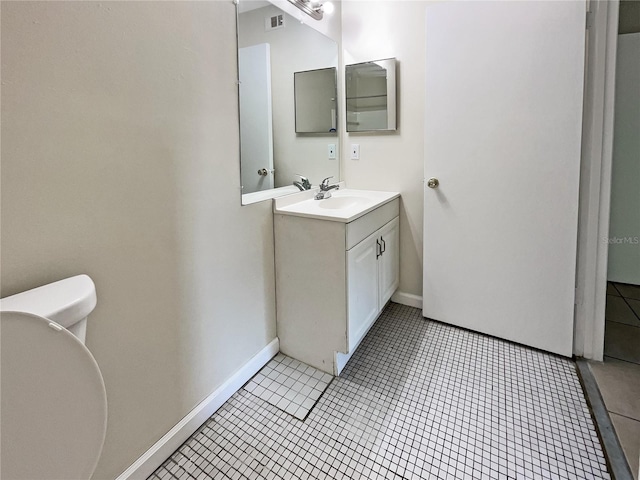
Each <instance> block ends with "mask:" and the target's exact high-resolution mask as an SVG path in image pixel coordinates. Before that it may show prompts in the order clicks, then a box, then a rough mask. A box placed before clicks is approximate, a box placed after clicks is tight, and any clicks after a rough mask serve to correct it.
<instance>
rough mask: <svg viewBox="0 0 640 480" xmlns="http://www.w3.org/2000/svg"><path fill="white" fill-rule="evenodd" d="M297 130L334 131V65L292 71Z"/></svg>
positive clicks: (302, 131)
mask: <svg viewBox="0 0 640 480" xmlns="http://www.w3.org/2000/svg"><path fill="white" fill-rule="evenodd" d="M293 77H294V90H295V103H296V133H333V134H335V133H336V124H337V121H338V119H337V117H336V96H337V94H338V93H337V81H338V80H337V74H336V69H335V68H333V67H331V68H322V69H319V70H309V71H307V72H295V73H294V74H293Z"/></svg>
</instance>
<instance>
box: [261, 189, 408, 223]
mask: <svg viewBox="0 0 640 480" xmlns="http://www.w3.org/2000/svg"><path fill="white" fill-rule="evenodd" d="M340 185H341V186H340V189H339V190H331V197H330V198H326V199H323V200H315V199H314V197H315V194H316V193H317V192H318V189H317V188H314V189H312V190H309V191H305V192H300V193H297V194H293V195H288V196H286V197H280V198H276V199H274V203H273V213H274V214H278V215H294V216H296V217H306V218H315V219H318V220H330V221H334V222H342V223H349V222H352V221H354V220H355V219H357V218H360V217H361V216H363V215H365V214H366V213H369V212H370V211H371V210H374V209H376V208H378V207H380V206H381V205H384V204H385V203H387V202H390V201H392V200H394V199H396V198H398V197H400V193H399V192H379V191H374V190H355V189H350V188H344V187H343V185H344V184H343V183H341V184H340Z"/></svg>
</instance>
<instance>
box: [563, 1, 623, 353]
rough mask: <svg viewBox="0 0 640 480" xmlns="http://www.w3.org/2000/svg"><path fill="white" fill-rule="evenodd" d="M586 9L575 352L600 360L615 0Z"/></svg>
mask: <svg viewBox="0 0 640 480" xmlns="http://www.w3.org/2000/svg"><path fill="white" fill-rule="evenodd" d="M588 9H589V13H588V15H587V23H588V28H587V32H586V35H587V51H586V68H585V95H584V113H583V140H582V158H581V166H580V170H581V172H580V203H579V220H578V252H577V265H576V301H575V303H576V305H575V322H574V347H573V348H574V352H573V353H574V354H575V355H576V356H580V357H584V358H588V359H592V360H598V361H602V359H603V355H604V330H605V305H606V289H607V259H608V243H607V241H606V239H607V238H608V236H609V216H610V215H609V214H610V212H609V209H610V205H611V198H610V197H611V165H612V154H613V122H614V103H615V72H616V50H617V39H618V10H619V1H618V0H611V1H607V0H591V1H589V7H588Z"/></svg>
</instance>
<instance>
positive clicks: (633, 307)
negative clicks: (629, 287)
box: [627, 298, 640, 321]
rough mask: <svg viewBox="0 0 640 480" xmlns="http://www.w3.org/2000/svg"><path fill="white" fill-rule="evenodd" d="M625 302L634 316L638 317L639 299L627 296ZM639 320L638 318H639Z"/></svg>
mask: <svg viewBox="0 0 640 480" xmlns="http://www.w3.org/2000/svg"><path fill="white" fill-rule="evenodd" d="M627 303H628V304H629V306H630V307H631V310H633V311H634V312H635V314H636V317H639V318H640V300H634V299H633V298H627ZM639 321H640V320H639Z"/></svg>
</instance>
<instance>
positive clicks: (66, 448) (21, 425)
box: [0, 312, 107, 480]
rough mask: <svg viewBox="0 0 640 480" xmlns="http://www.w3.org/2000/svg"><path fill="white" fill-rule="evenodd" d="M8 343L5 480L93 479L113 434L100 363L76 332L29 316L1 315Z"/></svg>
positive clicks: (2, 351)
mask: <svg viewBox="0 0 640 480" xmlns="http://www.w3.org/2000/svg"><path fill="white" fill-rule="evenodd" d="M0 338H1V345H0V355H1V362H0V363H1V365H2V375H1V382H2V383H1V390H0V392H1V401H2V404H1V408H0V415H1V424H2V431H1V447H0V448H1V451H2V462H1V464H0V465H1V466H0V468H1V471H0V477H1V478H3V479H12V480H13V479H16V480H18V479H30V480H34V479H54V478H55V479H65V480H67V479H68V480H71V479H89V478H90V477H91V475H92V474H93V471H94V470H95V467H96V465H97V463H98V458H99V457H100V452H101V450H102V446H103V444H104V438H105V434H106V430H107V395H106V390H105V387H104V382H103V380H102V375H101V374H100V370H99V369H98V364H97V363H96V361H95V359H94V358H93V356H92V355H91V353H90V352H89V350H88V349H87V348H86V347H85V346H84V345H83V344H82V342H80V341H79V340H78V339H77V338H76V337H75V336H74V335H73V334H71V333H70V332H69V331H68V330H66V329H64V328H63V327H61V326H59V325H58V324H57V323H55V322H52V321H51V320H48V319H46V318H44V317H40V316H37V315H32V314H29V313H23V312H0ZM25 419H28V421H25Z"/></svg>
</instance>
